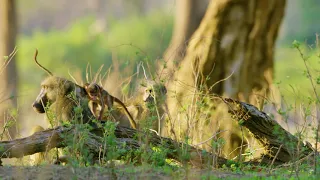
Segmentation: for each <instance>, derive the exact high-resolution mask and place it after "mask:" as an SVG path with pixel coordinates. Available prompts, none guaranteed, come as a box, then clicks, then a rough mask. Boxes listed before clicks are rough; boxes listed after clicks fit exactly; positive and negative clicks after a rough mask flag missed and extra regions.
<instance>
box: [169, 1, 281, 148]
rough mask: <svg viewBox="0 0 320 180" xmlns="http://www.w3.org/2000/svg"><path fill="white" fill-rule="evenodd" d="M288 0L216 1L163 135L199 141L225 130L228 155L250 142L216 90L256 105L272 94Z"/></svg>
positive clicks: (191, 49)
mask: <svg viewBox="0 0 320 180" xmlns="http://www.w3.org/2000/svg"><path fill="white" fill-rule="evenodd" d="M285 2H286V0H213V1H211V3H210V4H209V6H208V9H207V12H206V14H205V16H204V18H203V20H202V22H201V24H200V26H199V28H198V29H197V30H196V32H195V33H194V34H193V36H192V37H191V40H190V43H189V45H188V48H187V53H186V56H185V58H184V59H183V61H182V62H181V64H180V69H179V71H177V72H176V73H175V75H174V81H173V82H172V83H171V84H170V86H169V88H168V89H169V93H170V94H169V95H168V106H169V110H170V115H171V119H170V120H169V121H168V123H167V126H168V128H166V129H167V131H165V132H163V135H169V136H172V137H179V138H184V137H185V136H188V137H191V140H193V143H198V142H201V141H204V140H206V139H208V138H210V137H211V136H212V131H220V130H225V131H227V132H225V133H222V135H221V136H222V137H223V138H224V139H225V140H226V149H225V151H226V152H225V153H226V154H228V153H230V152H231V151H233V150H234V148H235V147H236V146H238V147H239V146H240V145H245V144H249V142H248V141H245V140H244V138H247V136H250V135H249V133H248V132H246V131H245V130H243V129H242V128H241V127H239V126H238V125H237V124H236V123H234V122H232V121H231V120H230V117H228V116H225V114H226V113H225V109H226V108H222V109H224V110H221V108H220V106H218V105H215V104H216V102H214V101H213V100H212V99H211V97H210V95H212V94H213V93H216V94H220V95H225V96H228V97H232V98H235V99H240V100H242V101H245V102H250V103H251V104H255V105H256V104H258V103H257V99H260V98H261V97H260V96H262V97H263V96H265V95H266V92H267V91H268V88H269V86H270V85H271V83H272V78H273V51H274V45H275V40H276V37H277V34H278V29H279V26H280V23H281V20H282V17H283V15H284V7H285ZM221 112H222V114H219V113H221ZM217 117H219V119H220V120H221V122H219V120H218V118H217ZM163 129H164V128H163ZM223 134H225V135H223ZM247 139H248V138H247ZM249 139H250V138H249ZM252 143H253V142H251V144H252ZM228 145H231V146H233V147H228ZM241 147H242V146H241ZM240 149H241V148H240Z"/></svg>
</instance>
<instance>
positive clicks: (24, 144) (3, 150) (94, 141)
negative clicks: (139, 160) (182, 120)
mask: <svg viewBox="0 0 320 180" xmlns="http://www.w3.org/2000/svg"><path fill="white" fill-rule="evenodd" d="M103 131H104V129H103V128H95V129H93V130H92V131H91V132H90V133H89V134H88V135H89V137H90V138H89V140H88V141H86V142H85V145H86V147H87V148H88V149H89V150H90V152H92V153H94V154H95V155H96V156H98V154H99V153H101V147H102V146H103V143H102V141H101V135H102V134H103ZM137 133H139V132H138V131H137V130H134V129H131V128H126V127H121V126H118V127H117V128H116V130H115V132H114V134H115V136H116V137H117V140H116V143H117V146H119V148H120V147H121V148H123V143H125V144H126V148H127V150H128V151H126V152H132V151H130V150H137V149H139V148H141V147H142V145H143V142H142V141H139V140H135V137H136V135H137ZM74 134H75V127H74V126H72V127H68V128H67V127H63V126H58V127H56V128H54V129H48V130H45V131H41V132H37V133H35V134H33V135H31V136H29V137H25V138H20V139H15V140H12V141H1V142H0V155H1V158H20V157H23V156H26V155H32V154H35V153H38V152H45V151H47V150H50V149H52V148H55V147H57V148H62V147H65V146H66V144H65V143H64V139H63V138H62V137H66V136H69V135H71V136H74ZM148 142H149V143H150V144H152V145H154V146H161V147H164V148H167V149H168V150H169V151H168V154H167V158H172V159H176V160H178V161H180V162H183V161H185V162H189V163H191V164H192V165H194V166H197V167H201V166H203V165H204V164H206V163H207V162H208V160H209V159H210V160H212V159H213V157H215V156H214V155H213V154H211V153H207V152H204V151H202V150H201V149H197V148H195V147H192V146H190V145H187V144H185V143H179V142H176V141H174V140H172V139H169V138H163V137H160V136H158V135H156V134H150V137H149V139H148ZM184 153H185V154H188V155H190V156H188V158H185V157H181V155H182V154H184ZM215 159H216V163H217V166H222V165H223V164H225V163H226V162H227V160H226V159H225V158H221V157H215Z"/></svg>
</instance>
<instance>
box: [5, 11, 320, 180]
mask: <svg viewBox="0 0 320 180" xmlns="http://www.w3.org/2000/svg"><path fill="white" fill-rule="evenodd" d="M93 22H94V20H93V18H86V19H82V20H79V21H78V22H75V23H74V24H72V25H70V26H69V27H68V28H67V29H66V30H64V31H54V30H53V31H50V32H37V33H34V34H33V35H32V36H30V37H27V36H23V37H21V38H19V42H18V48H19V53H18V63H17V64H18V68H19V70H18V72H19V73H20V74H19V76H20V79H21V81H20V82H23V84H21V85H23V86H22V87H21V89H25V88H28V89H32V88H34V89H38V83H39V82H40V81H41V77H39V76H37V74H39V73H43V72H42V71H41V70H40V69H39V68H38V67H37V66H36V65H35V64H34V63H33V61H32V59H33V53H34V51H35V48H38V49H39V57H38V59H39V61H40V62H41V64H43V65H44V66H46V67H50V69H51V70H52V71H53V72H54V73H55V74H60V75H63V76H66V77H67V76H68V70H69V71H70V72H71V73H74V72H77V71H81V73H82V77H84V76H85V69H86V66H87V63H90V64H91V66H92V68H93V71H94V72H95V71H96V70H97V69H98V67H99V66H101V65H102V64H104V65H105V69H108V68H109V67H111V64H112V61H118V62H119V64H120V69H122V68H125V66H128V65H131V66H132V67H134V65H136V64H138V62H139V61H144V62H148V63H149V64H151V65H155V64H156V63H155V61H156V60H157V59H158V58H161V57H162V54H163V51H164V50H165V48H166V47H167V46H168V44H169V41H170V37H171V31H172V17H171V16H169V15H166V14H164V13H161V12H157V13H154V14H151V15H150V16H147V17H139V16H134V17H130V18H127V19H124V20H122V21H119V22H116V21H112V22H110V24H108V26H107V29H106V30H105V32H103V33H99V34H95V33H94V31H93V30H92V28H93V27H92V24H93ZM293 46H294V47H293V48H289V47H288V48H287V47H278V49H277V50H276V57H275V85H276V86H277V87H279V89H280V94H281V95H282V96H283V97H284V100H286V103H287V105H288V107H290V105H292V104H294V103H308V102H309V103H314V102H317V103H319V100H317V99H316V98H315V95H314V89H316V91H318V92H319V84H320V72H319V68H318V67H320V65H319V63H320V58H319V56H318V54H317V52H318V51H317V50H316V49H315V48H311V49H310V48H309V47H308V46H303V45H300V44H297V42H295V43H294V44H293ZM298 48H301V49H302V50H303V51H302V53H303V54H300V53H299V49H298ZM304 62H306V63H307V64H308V67H309V69H308V68H306V67H305V64H304ZM151 68H152V67H151ZM308 70H309V71H310V72H311V74H312V76H310V74H308V73H307V71H308ZM30 72H37V73H30ZM134 72H135V70H134V69H133V70H132V72H129V73H131V74H133V73H134ZM310 79H313V80H314V82H315V85H314V86H313V85H310ZM28 98H30V97H28ZM32 98H33V97H32ZM19 100H20V101H21V100H23V97H22V98H21V99H19ZM303 111H304V113H305V114H306V116H311V114H310V112H309V111H310V109H309V108H306V109H303ZM278 113H279V114H281V115H282V116H283V117H287V116H288V115H289V113H290V109H289V110H288V109H284V110H278ZM12 116H16V112H14V113H13V115H12ZM149 118H150V119H153V120H155V119H157V118H158V117H156V116H154V117H149ZM9 125H10V124H8V126H9ZM101 126H102V125H101ZM146 126H150V125H146ZM103 127H104V128H105V133H104V134H103V135H104V136H103V137H102V141H103V143H104V144H105V147H103V148H108V150H109V151H107V154H102V156H101V158H100V159H99V162H98V163H96V164H98V165H99V166H109V165H110V162H112V161H111V160H112V159H121V158H122V161H124V162H125V163H128V164H129V165H132V164H134V163H137V162H141V163H142V164H143V166H142V167H143V168H145V169H146V170H150V169H151V170H153V171H156V172H161V173H165V174H169V175H172V176H174V177H175V178H182V177H185V174H186V173H188V171H189V169H188V168H190V167H188V166H185V167H184V166H183V165H181V164H179V163H174V162H172V161H171V160H170V159H165V158H164V157H165V156H166V155H167V153H168V151H169V150H168V149H166V148H165V147H151V149H152V151H146V149H144V148H143V147H142V148H141V149H139V150H138V151H136V152H133V153H135V155H138V156H137V157H138V158H140V159H134V160H132V159H130V157H121V155H122V154H124V151H127V150H126V149H125V148H123V149H122V148H118V147H119V146H118V145H117V144H116V140H115V139H116V137H115V135H114V131H115V127H116V125H115V124H114V123H106V124H104V125H103ZM76 128H77V130H76V131H77V132H81V133H78V134H76V135H75V136H74V137H70V138H69V139H68V138H66V139H67V142H66V143H69V144H70V146H69V147H71V148H66V149H65V151H66V153H67V154H68V155H71V156H70V157H71V159H70V162H71V163H70V164H71V165H70V166H72V167H84V166H91V165H94V164H95V162H92V155H91V154H90V151H89V150H88V149H86V147H84V146H83V144H84V141H86V140H87V139H88V137H87V134H88V132H89V129H90V128H89V127H86V126H83V125H77V127H76ZM314 131H317V129H314ZM274 132H275V133H278V132H277V129H275V130H274ZM2 134H3V133H2ZM140 136H141V135H140ZM299 137H300V136H299ZM143 138H145V142H147V140H148V139H147V138H148V135H146V136H144V137H143ZM279 138H281V135H280V134H279ZM302 139H303V138H302ZM143 140H144V139H143ZM186 142H188V140H187V139H186ZM288 143H290V142H288ZM223 144H224V142H223V140H219V141H216V142H213V143H212V145H213V146H214V147H217V148H221V146H222V145H223ZM147 145H148V144H147ZM293 148H294V147H293ZM74 150H77V152H76V151H74ZM182 152H183V153H182V154H181V157H182V158H185V159H188V157H189V156H190V154H186V153H185V152H184V151H182ZM128 154H129V153H128ZM119 157H121V158H119ZM318 162H319V160H318ZM130 163H131V164H130ZM145 166H146V167H147V168H146V167H145ZM110 167H111V168H114V164H112V163H111V165H110ZM288 167H289V168H288ZM288 167H283V168H278V169H273V170H272V171H271V167H259V166H258V167H256V166H245V167H244V166H243V164H240V165H239V164H236V163H235V162H231V163H230V165H228V166H226V167H224V168H222V170H225V171H228V172H230V171H231V172H234V173H242V175H243V176H242V178H244V179H253V178H255V179H261V176H260V177H259V176H258V177H255V176H257V175H266V174H267V175H269V173H271V174H272V176H264V178H265V179H295V178H297V177H298V176H299V177H300V178H301V179H310V178H311V179H317V178H316V177H315V176H314V175H313V173H314V169H313V167H312V166H311V165H310V164H308V163H303V164H290V165H288ZM297 167H298V168H297ZM208 168H210V167H208ZM177 169H178V171H177V172H175V171H176V170H177ZM112 170H114V171H116V173H118V174H121V173H131V172H139V168H136V167H134V168H133V167H127V168H119V169H112ZM151 170H150V171H151ZM316 171H317V172H319V171H320V169H319V167H318V168H317V169H316ZM261 172H262V173H261ZM190 174H191V175H190V176H191V177H193V176H192V173H190ZM247 175H248V176H247ZM199 177H200V178H201V179H215V177H216V176H215V174H212V173H211V174H210V173H209V174H208V173H200V175H199V176H198V177H197V178H199ZM234 178H237V179H239V176H238V177H234Z"/></svg>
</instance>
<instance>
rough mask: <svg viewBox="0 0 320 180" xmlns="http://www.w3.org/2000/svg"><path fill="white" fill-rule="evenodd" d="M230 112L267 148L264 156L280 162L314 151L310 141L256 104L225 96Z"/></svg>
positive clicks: (299, 157) (295, 158)
mask: <svg viewBox="0 0 320 180" xmlns="http://www.w3.org/2000/svg"><path fill="white" fill-rule="evenodd" d="M224 100H225V102H226V103H227V104H228V106H229V110H230V111H229V112H230V113H231V114H233V118H234V119H235V120H237V121H238V122H239V124H241V125H243V126H244V127H246V128H248V130H249V131H250V132H251V133H252V134H253V136H254V137H255V138H256V139H257V140H258V141H259V142H260V143H261V144H262V146H263V147H264V148H265V154H264V158H269V159H270V160H273V159H274V158H275V160H276V161H279V162H280V163H286V162H289V161H296V160H299V159H301V158H303V157H306V156H308V155H310V154H311V153H313V148H312V147H311V144H310V143H304V142H302V140H301V139H298V138H297V137H296V136H294V135H292V134H291V133H289V132H288V131H286V130H285V129H283V128H282V127H281V126H280V125H279V124H278V123H277V122H276V121H275V120H274V119H272V118H271V117H269V116H268V115H267V114H266V113H265V112H262V111H259V110H258V109H257V108H256V107H255V106H253V105H251V104H248V103H244V102H240V101H235V100H233V99H230V98H225V99H224Z"/></svg>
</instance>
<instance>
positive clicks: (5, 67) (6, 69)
mask: <svg viewBox="0 0 320 180" xmlns="http://www.w3.org/2000/svg"><path fill="white" fill-rule="evenodd" d="M15 11H16V6H15V0H1V6H0V13H1V15H0V23H1V30H0V32H1V33H0V64H1V68H0V71H1V74H0V102H1V103H0V118H1V120H2V121H1V122H0V125H1V127H3V125H4V123H5V122H4V121H3V120H6V121H7V122H8V121H11V120H12V121H15V120H16V117H11V116H10V115H9V112H10V110H9V108H14V109H16V108H17V84H18V83H17V81H18V79H17V70H16V61H15V58H13V59H11V61H10V62H9V63H8V60H5V59H4V56H8V55H9V54H11V53H12V51H13V50H14V47H15V43H16V34H17V20H16V12H15ZM15 127H16V126H15V125H14V127H12V128H9V132H10V136H11V137H14V136H15V134H16V128H15Z"/></svg>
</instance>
